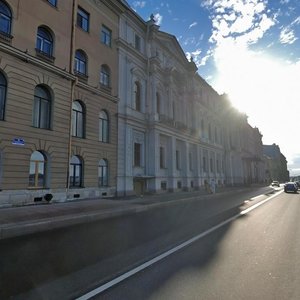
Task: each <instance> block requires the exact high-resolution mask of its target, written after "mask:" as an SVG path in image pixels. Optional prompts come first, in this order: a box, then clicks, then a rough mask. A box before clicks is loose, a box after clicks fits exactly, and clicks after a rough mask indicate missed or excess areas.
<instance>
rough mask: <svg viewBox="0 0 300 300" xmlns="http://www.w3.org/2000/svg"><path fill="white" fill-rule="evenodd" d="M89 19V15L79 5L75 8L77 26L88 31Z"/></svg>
mask: <svg viewBox="0 0 300 300" xmlns="http://www.w3.org/2000/svg"><path fill="white" fill-rule="evenodd" d="M89 21H90V15H89V13H87V12H86V11H85V10H83V9H82V8H81V7H79V6H78V10H77V26H79V27H80V28H81V29H83V30H84V31H89Z"/></svg>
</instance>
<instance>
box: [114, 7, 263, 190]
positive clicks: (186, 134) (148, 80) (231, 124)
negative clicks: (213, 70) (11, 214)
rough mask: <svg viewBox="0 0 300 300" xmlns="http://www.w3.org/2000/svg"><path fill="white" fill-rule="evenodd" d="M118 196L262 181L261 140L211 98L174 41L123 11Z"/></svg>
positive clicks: (224, 105)
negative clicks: (210, 184) (213, 183)
mask: <svg viewBox="0 0 300 300" xmlns="http://www.w3.org/2000/svg"><path fill="white" fill-rule="evenodd" d="M118 46H119V70H120V72H119V97H120V101H119V109H118V126H119V127H118V136H119V145H118V184H117V189H118V194H119V195H131V194H143V193H144V192H156V193H157V192H165V191H179V190H191V189H192V190H195V189H200V188H204V187H205V186H206V184H207V183H210V182H211V181H212V180H214V181H215V182H216V183H217V184H218V185H220V186H222V185H224V184H230V185H236V184H245V183H249V184H250V183H256V182H257V183H261V182H263V181H264V166H263V165H264V160H263V155H262V142H261V137H262V136H261V134H260V133H259V132H258V130H257V129H256V128H252V127H251V126H250V125H249V124H248V122H247V119H246V118H245V117H244V116H243V115H242V114H240V113H238V112H237V111H236V110H235V109H233V107H232V106H231V105H229V102H228V101H227V100H225V99H224V97H222V96H220V95H218V94H217V93H216V91H214V90H213V88H212V87H211V86H209V85H208V84H207V83H206V82H205V81H204V80H203V79H202V78H201V77H200V76H199V75H198V73H197V68H196V66H195V64H194V62H193V61H192V60H191V61H188V60H187V58H186V56H185V54H184V53H183V51H182V48H181V47H180V45H179V44H178V42H177V40H176V38H175V37H174V36H172V35H170V34H168V33H165V32H162V31H160V30H159V27H158V26H157V25H155V22H154V20H153V19H152V18H150V20H149V21H147V22H144V21H143V20H141V19H140V18H139V16H138V15H136V14H135V13H134V12H133V11H132V10H130V9H128V10H127V11H126V12H125V13H124V14H123V15H122V16H121V21H120V37H119V43H118Z"/></svg>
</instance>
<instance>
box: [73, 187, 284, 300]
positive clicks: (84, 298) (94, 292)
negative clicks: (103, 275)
mask: <svg viewBox="0 0 300 300" xmlns="http://www.w3.org/2000/svg"><path fill="white" fill-rule="evenodd" d="M282 192H283V190H281V191H279V192H278V193H276V194H275V195H272V196H270V197H268V198H267V199H265V200H263V201H261V202H259V203H256V204H254V205H252V206H250V207H249V208H247V209H245V210H243V211H241V212H239V213H238V214H236V215H234V216H232V217H231V218H229V219H227V220H225V221H223V222H221V223H219V224H218V225H215V226H213V227H211V228H210V229H208V230H206V231H204V232H202V233H200V234H198V235H196V236H194V237H193V238H191V239H189V240H187V241H185V242H184V243H182V244H180V245H178V246H176V247H174V248H172V249H170V250H168V251H166V252H164V253H163V254H161V255H159V256H156V257H154V258H153V259H151V260H149V261H147V262H145V263H143V264H141V265H140V266H138V267H136V268H134V269H132V270H130V271H128V272H126V273H124V274H122V275H120V276H118V277H116V278H115V279H113V280H111V281H109V282H107V283H105V284H103V285H101V286H99V287H98V288H96V289H94V290H92V291H90V292H88V293H86V294H85V295H82V296H81V297H79V298H77V299H76V300H88V299H91V298H92V297H94V296H96V295H98V294H100V293H102V292H104V291H105V290H107V289H109V288H111V287H112V286H114V285H116V284H118V283H120V282H121V281H123V280H125V279H127V278H129V277H131V276H133V275H134V274H136V273H138V272H140V271H142V270H144V269H146V268H147V267H149V266H151V265H153V264H155V263H156V262H158V261H160V260H162V259H164V258H166V257H167V256H169V255H171V254H173V253H175V252H177V251H178V250H180V249H182V248H184V247H186V246H188V245H190V244H192V243H194V242H196V241H197V240H199V239H201V238H203V237H204V236H206V235H208V234H210V233H212V232H213V231H215V230H217V229H219V228H220V227H222V226H224V225H226V224H228V223H230V222H231V221H233V220H235V219H237V218H239V217H240V216H243V215H245V214H247V213H249V212H250V211H252V210H254V209H256V208H257V207H259V206H261V205H263V204H264V203H266V202H267V201H270V200H271V199H273V198H274V197H276V196H278V195H279V194H281V193H282ZM260 196H261V195H260ZM255 198H258V196H257V197H255ZM252 199H254V198H252Z"/></svg>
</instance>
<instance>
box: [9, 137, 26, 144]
mask: <svg viewBox="0 0 300 300" xmlns="http://www.w3.org/2000/svg"><path fill="white" fill-rule="evenodd" d="M11 143H12V144H13V145H17V146H24V145H25V141H24V140H23V139H21V138H14V139H13V140H12V141H11Z"/></svg>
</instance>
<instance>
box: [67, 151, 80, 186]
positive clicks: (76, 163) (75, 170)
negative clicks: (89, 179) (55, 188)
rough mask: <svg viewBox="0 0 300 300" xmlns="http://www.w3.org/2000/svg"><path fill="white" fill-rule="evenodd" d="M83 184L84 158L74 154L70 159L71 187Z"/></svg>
mask: <svg viewBox="0 0 300 300" xmlns="http://www.w3.org/2000/svg"><path fill="white" fill-rule="evenodd" d="M82 186H83V163H82V159H81V158H80V157H79V156H77V155H74V156H72V158H71V161H70V187H82Z"/></svg>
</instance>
